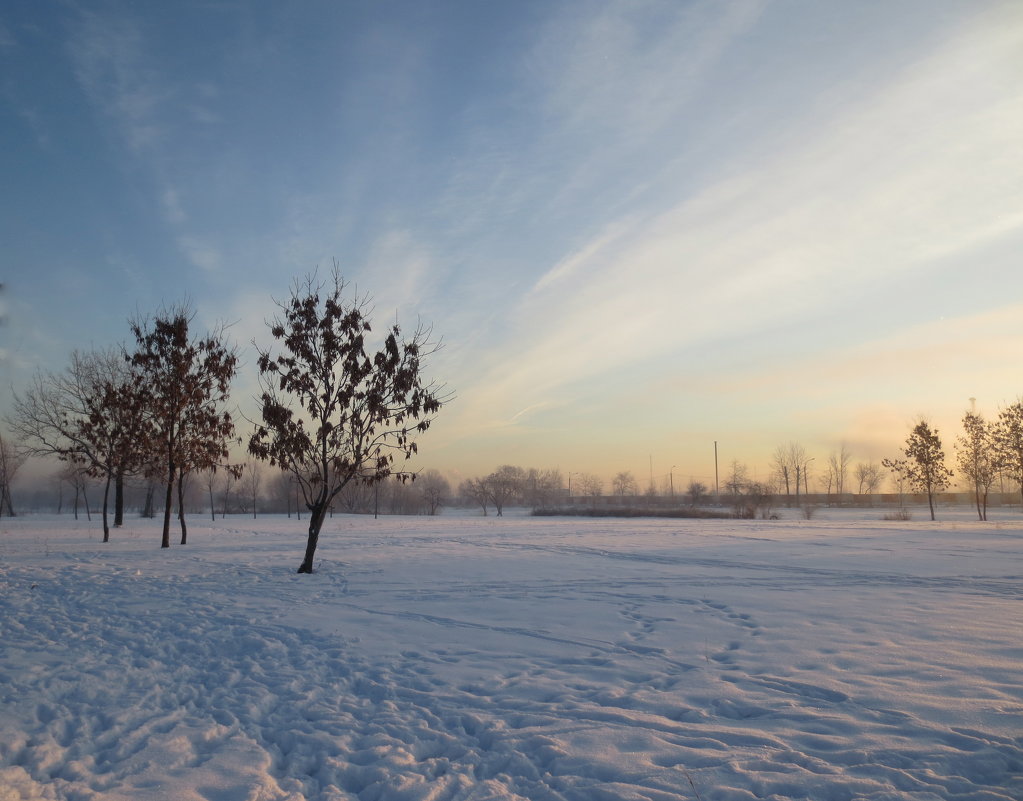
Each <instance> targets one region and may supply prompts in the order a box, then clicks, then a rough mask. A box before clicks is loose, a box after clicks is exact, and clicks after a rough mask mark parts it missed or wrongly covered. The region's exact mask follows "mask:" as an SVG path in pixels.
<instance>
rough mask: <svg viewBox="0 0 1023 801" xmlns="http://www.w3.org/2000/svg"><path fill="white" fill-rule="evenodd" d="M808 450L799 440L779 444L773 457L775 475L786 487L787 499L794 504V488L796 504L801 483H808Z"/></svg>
mask: <svg viewBox="0 0 1023 801" xmlns="http://www.w3.org/2000/svg"><path fill="white" fill-rule="evenodd" d="M808 462H809V459H807V457H806V450H805V449H804V448H803V446H802V445H800V444H799V443H798V442H790V443H788V445H779V446H778V447H777V448H775V450H774V454H773V455H772V457H771V466H772V468H773V472H774V476H775V478H776V479H777V481H778V483H779V484H780V485H781V486H784V487H785V501H786V504H787V505H788V506H791V505H792V489H793V487H794V488H795V495H796V505H797V506H798V505H799V492H800V485H801V484H807V483H808V482H807V464H808Z"/></svg>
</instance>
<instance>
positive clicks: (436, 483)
mask: <svg viewBox="0 0 1023 801" xmlns="http://www.w3.org/2000/svg"><path fill="white" fill-rule="evenodd" d="M416 484H417V485H418V486H419V492H420V495H421V496H422V499H423V505H424V506H425V508H426V510H427V512H428V513H429V514H431V515H435V514H437V511H438V510H439V509H440V508H441V507H442V506H443V505H444V504H446V503H447V502H448V498H450V497H451V485H450V484H449V483H448V480H447V479H446V478H444V476H442V475H441V473H440V471H439V470H424V471H423V472H422V473H420V475H419V480H418V481H417V482H416Z"/></svg>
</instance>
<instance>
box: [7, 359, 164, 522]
mask: <svg viewBox="0 0 1023 801" xmlns="http://www.w3.org/2000/svg"><path fill="white" fill-rule="evenodd" d="M144 410H145V396H144V392H143V388H142V385H141V381H140V378H139V374H138V372H137V371H135V370H133V369H132V367H131V365H129V364H128V363H127V362H126V360H125V357H124V354H123V352H121V351H120V350H118V349H108V350H104V351H90V352H84V353H82V352H79V351H74V352H73V353H72V354H71V362H70V364H69V365H68V367H67V369H66V370H65V371H64V372H63V373H47V374H43V373H38V374H36V376H35V378H34V380H33V382H32V384H31V385H30V386H29V388H28V389H27V390H26V391H25V392H24V394H21V395H15V397H14V408H13V413H12V414H11V416H10V418H9V424H10V426H11V430H12V431H14V432H15V433H16V434H17V435H18V437H19V438H20V439H21V441H22V442H23V443H25V447H26V449H27V450H28V452H29V453H31V454H32V455H35V456H56V457H57V458H58V459H60V460H61V461H63V462H66V463H68V464H69V465H71V466H73V467H74V468H75V469H79V470H83V471H85V472H86V474H87V475H89V476H92V477H93V478H101V479H104V480H105V485H104V490H103V541H104V542H108V541H109V540H110V525H109V521H108V507H109V496H110V487H111V484H112V483H113V484H114V489H115V511H114V525H115V526H116V525H120V523H121V520H122V518H123V510H124V493H123V485H124V479H125V476H127V475H131V474H133V473H135V472H137V471H138V470H140V469H141V468H142V465H143V464H144V459H145V456H144V453H142V450H143V449H141V448H140V446H139V443H140V441H143V440H144V430H145V416H144Z"/></svg>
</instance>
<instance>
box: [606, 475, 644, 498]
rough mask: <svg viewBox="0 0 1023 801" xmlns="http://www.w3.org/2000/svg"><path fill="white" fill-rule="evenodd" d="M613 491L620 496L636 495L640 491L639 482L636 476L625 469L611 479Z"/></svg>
mask: <svg viewBox="0 0 1023 801" xmlns="http://www.w3.org/2000/svg"><path fill="white" fill-rule="evenodd" d="M611 491H612V492H613V493H614V494H615V495H618V496H619V497H622V496H625V495H635V494H637V493H638V492H639V484H638V483H636V477H635V476H634V475H632V473H631V472H629V471H628V470H623V471H622V472H620V473H617V474H616V475H615V477H614V478H613V479H612V480H611Z"/></svg>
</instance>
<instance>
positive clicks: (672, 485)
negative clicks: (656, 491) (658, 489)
mask: <svg viewBox="0 0 1023 801" xmlns="http://www.w3.org/2000/svg"><path fill="white" fill-rule="evenodd" d="M676 467H678V465H677V464H673V465H672V466H671V469H670V470H669V471H668V486H669V487H670V488H671V499H672V500H673V501H674V500H675V468H676Z"/></svg>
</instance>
